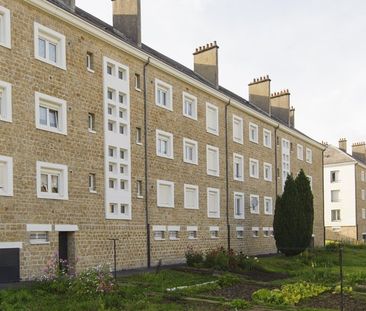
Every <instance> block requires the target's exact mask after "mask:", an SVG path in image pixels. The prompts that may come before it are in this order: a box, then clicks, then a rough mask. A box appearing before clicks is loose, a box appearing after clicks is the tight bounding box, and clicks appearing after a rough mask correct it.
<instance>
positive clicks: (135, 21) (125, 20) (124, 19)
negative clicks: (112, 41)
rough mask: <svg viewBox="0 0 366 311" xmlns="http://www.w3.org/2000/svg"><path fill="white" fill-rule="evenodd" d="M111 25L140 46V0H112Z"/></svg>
mask: <svg viewBox="0 0 366 311" xmlns="http://www.w3.org/2000/svg"><path fill="white" fill-rule="evenodd" d="M112 2H113V27H114V28H115V29H117V30H118V31H120V32H121V33H123V34H124V35H125V36H126V37H127V38H128V39H130V40H131V41H132V42H134V43H135V44H137V45H138V46H141V0H112Z"/></svg>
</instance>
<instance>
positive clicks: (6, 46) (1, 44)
mask: <svg viewBox="0 0 366 311" xmlns="http://www.w3.org/2000/svg"><path fill="white" fill-rule="evenodd" d="M0 46H2V47H4V48H7V49H9V50H11V44H10V42H0Z"/></svg>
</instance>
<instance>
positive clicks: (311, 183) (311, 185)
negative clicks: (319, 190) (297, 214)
mask: <svg viewBox="0 0 366 311" xmlns="http://www.w3.org/2000/svg"><path fill="white" fill-rule="evenodd" d="M306 177H307V178H308V179H309V183H310V189H311V190H313V177H312V176H310V175H307V176H306Z"/></svg>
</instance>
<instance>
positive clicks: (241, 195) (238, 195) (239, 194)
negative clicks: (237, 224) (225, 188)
mask: <svg viewBox="0 0 366 311" xmlns="http://www.w3.org/2000/svg"><path fill="white" fill-rule="evenodd" d="M237 198H240V199H241V207H240V211H241V213H240V214H237V213H236V211H237V206H236V202H237V201H236V199H237ZM234 218H235V219H245V196H244V193H243V192H234Z"/></svg>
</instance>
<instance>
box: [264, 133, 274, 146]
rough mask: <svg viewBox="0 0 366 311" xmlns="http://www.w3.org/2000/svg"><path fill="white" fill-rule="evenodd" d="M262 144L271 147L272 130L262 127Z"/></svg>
mask: <svg viewBox="0 0 366 311" xmlns="http://www.w3.org/2000/svg"><path fill="white" fill-rule="evenodd" d="M263 146H264V147H267V148H272V132H271V131H270V130H267V129H263Z"/></svg>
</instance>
